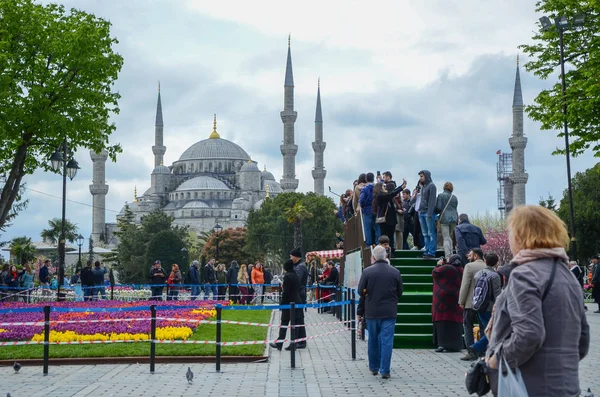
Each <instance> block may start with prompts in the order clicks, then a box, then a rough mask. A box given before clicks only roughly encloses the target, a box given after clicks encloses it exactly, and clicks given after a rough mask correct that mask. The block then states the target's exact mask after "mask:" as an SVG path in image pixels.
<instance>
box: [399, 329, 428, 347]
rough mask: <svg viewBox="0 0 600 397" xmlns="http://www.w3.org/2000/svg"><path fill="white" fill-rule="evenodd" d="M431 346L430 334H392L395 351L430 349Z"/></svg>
mask: <svg viewBox="0 0 600 397" xmlns="http://www.w3.org/2000/svg"><path fill="white" fill-rule="evenodd" d="M433 347H435V346H434V345H433V335H432V334H405V333H399V334H394V348H395V349H431V348H433Z"/></svg>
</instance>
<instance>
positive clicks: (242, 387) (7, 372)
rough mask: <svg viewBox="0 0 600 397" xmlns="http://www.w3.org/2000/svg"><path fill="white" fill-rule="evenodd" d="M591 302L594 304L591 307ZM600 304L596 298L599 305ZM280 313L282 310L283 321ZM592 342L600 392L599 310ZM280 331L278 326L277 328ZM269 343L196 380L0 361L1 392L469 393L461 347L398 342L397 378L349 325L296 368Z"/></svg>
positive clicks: (588, 375)
mask: <svg viewBox="0 0 600 397" xmlns="http://www.w3.org/2000/svg"><path fill="white" fill-rule="evenodd" d="M590 308H591V307H590ZM594 308H595V305H594ZM278 320H279V314H278V313H277V314H276V321H278ZM588 320H589V322H590V326H591V332H592V346H591V348H590V353H589V355H588V357H587V358H586V359H585V360H583V361H582V362H581V365H580V369H581V371H580V378H581V385H582V388H583V387H585V388H586V389H587V387H591V388H592V391H594V392H595V393H596V395H598V394H600V379H599V378H598V376H597V373H595V372H597V371H595V368H594V366H593V365H594V364H593V363H598V362H600V314H589V315H588ZM332 321H334V318H333V316H331V315H328V314H318V313H316V311H314V310H309V312H308V313H307V316H306V323H307V324H311V323H320V322H332ZM340 328H341V326H340V325H327V326H320V327H308V328H307V332H308V335H309V336H311V335H317V334H322V333H325V332H329V331H335V330H338V329H340ZM272 332H273V333H275V332H276V330H275V329H273V330H272ZM269 350H270V357H271V359H270V362H269V363H257V364H223V365H222V366H221V369H222V372H221V373H216V372H215V366H214V364H192V365H190V366H191V367H192V371H194V375H195V376H194V382H193V384H192V385H188V384H187V382H186V380H185V372H186V370H187V367H188V365H186V364H157V366H156V372H155V374H153V375H151V374H150V372H149V365H147V364H144V365H96V366H61V367H52V366H51V367H50V370H49V375H48V376H46V377H44V376H42V368H41V367H24V368H23V369H22V370H21V373H19V374H14V371H13V370H12V368H10V367H0V396H1V397H3V396H5V395H6V393H7V392H10V393H11V396H12V397H22V396H27V397H37V396H47V397H53V396H56V397H58V396H60V397H67V396H78V397H84V396H85V397H91V396H102V397H109V396H123V397H125V396H157V397H165V396H206V395H210V396H242V395H243V396H267V397H274V396H293V397H295V396H298V397H301V396H307V397H313V396H323V397H335V396H368V395H372V396H385V395H401V396H466V395H467V393H466V391H465V389H464V374H465V371H466V369H467V367H468V363H464V362H462V361H460V360H459V358H460V357H461V355H462V354H461V353H445V354H436V353H434V352H433V351H430V350H394V353H393V358H392V373H391V375H392V378H391V379H390V380H382V379H381V377H379V376H377V377H375V376H373V375H371V374H370V373H369V370H368V368H367V362H366V357H367V354H366V342H362V341H358V342H357V360H356V361H352V360H351V357H350V332H349V331H344V332H340V333H336V334H333V335H330V336H326V337H323V338H319V339H316V340H310V341H309V342H308V348H307V349H306V350H300V351H298V353H297V356H296V369H294V370H292V369H291V368H290V353H289V352H286V351H282V352H278V351H276V350H272V349H269Z"/></svg>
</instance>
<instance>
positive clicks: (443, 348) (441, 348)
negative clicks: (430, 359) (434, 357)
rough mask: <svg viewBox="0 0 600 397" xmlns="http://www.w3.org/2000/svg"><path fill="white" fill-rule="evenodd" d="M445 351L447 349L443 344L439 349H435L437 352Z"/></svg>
mask: <svg viewBox="0 0 600 397" xmlns="http://www.w3.org/2000/svg"><path fill="white" fill-rule="evenodd" d="M445 351H446V348H445V347H442V346H440V347H438V348H437V349H435V350H434V352H436V353H443V352H445Z"/></svg>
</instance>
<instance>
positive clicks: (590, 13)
mask: <svg viewBox="0 0 600 397" xmlns="http://www.w3.org/2000/svg"><path fill="white" fill-rule="evenodd" d="M536 11H537V12H538V13H540V14H543V15H547V16H549V17H552V16H566V17H568V18H569V19H570V20H572V18H573V17H574V16H575V15H576V14H580V13H585V15H586V20H585V24H584V26H582V27H573V26H572V27H571V28H570V29H569V30H567V31H565V32H564V47H565V59H566V62H568V66H567V68H566V69H567V73H566V76H565V80H566V86H567V93H566V103H567V109H568V111H567V122H568V125H569V135H570V136H571V138H572V140H571V143H570V149H571V151H572V153H573V155H575V156H576V155H578V154H581V153H583V152H584V151H585V150H587V149H588V148H590V147H592V150H593V151H594V152H595V155H596V156H600V111H599V110H600V62H599V61H600V36H599V35H598V30H599V29H600V3H598V1H596V0H539V1H538V2H537V3H536ZM533 41H534V43H533V44H530V45H522V46H521V48H522V49H523V50H524V52H525V53H527V54H528V55H529V57H530V59H532V60H531V61H529V62H528V63H527V64H526V65H525V67H526V69H527V70H528V71H531V72H533V73H534V74H535V75H536V76H538V77H540V78H542V79H544V80H545V79H548V78H550V77H552V78H555V79H556V80H555V82H554V84H553V85H552V86H551V87H550V88H548V89H546V90H544V91H542V92H540V93H539V94H538V96H537V97H536V98H535V101H534V104H532V105H529V106H527V107H526V108H525V110H526V111H527V113H528V115H529V117H531V118H532V119H534V120H536V121H539V122H540V123H541V128H542V129H543V130H557V131H563V122H564V116H563V113H562V112H563V103H564V102H563V96H562V86H561V81H560V69H558V66H559V65H560V47H559V32H558V30H557V29H556V28H551V29H547V30H542V29H541V25H540V24H539V23H538V28H537V29H536V31H535V33H534V36H533ZM558 136H563V133H562V132H560V133H559V134H558ZM562 153H564V149H563V148H557V149H556V150H555V152H554V154H562Z"/></svg>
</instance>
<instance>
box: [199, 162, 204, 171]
mask: <svg viewBox="0 0 600 397" xmlns="http://www.w3.org/2000/svg"><path fill="white" fill-rule="evenodd" d="M198 171H200V172H202V171H204V164H202V163H200V164H198Z"/></svg>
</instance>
